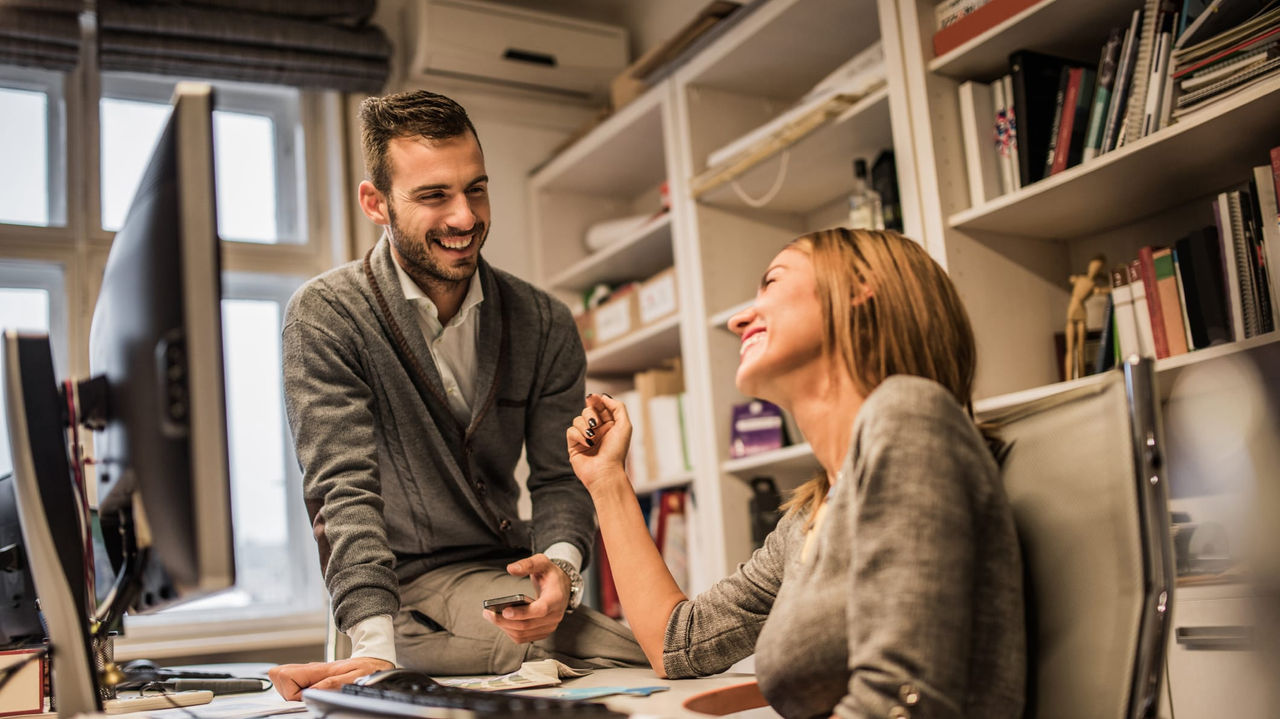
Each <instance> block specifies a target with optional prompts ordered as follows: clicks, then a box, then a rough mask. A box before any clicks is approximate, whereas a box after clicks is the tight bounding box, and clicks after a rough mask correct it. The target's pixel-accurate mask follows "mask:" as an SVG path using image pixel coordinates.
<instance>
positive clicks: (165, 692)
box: [138, 682, 200, 719]
mask: <svg viewBox="0 0 1280 719" xmlns="http://www.w3.org/2000/svg"><path fill="white" fill-rule="evenodd" d="M148 689H151V690H154V691H157V692H158V695H159V696H161V697H164V700H165V701H167V702H169V706H170V708H173V709H181V710H182V713H183V714H186V715H187V716H188V717H190V718H191V719H200V715H199V714H196V713H195V712H193V711H191V710H190V709H188V708H187V707H185V706H183V705H181V704H179V703H178V702H177V701H175V700H174V698H173V696H172V694H171V692H170V691H169V689H168V687H166V686H164V684H162V683H161V682H151V683H150V684H147V685H146V686H144V687H142V689H140V690H139V691H138V695H139V696H148V694H147V690H148ZM150 696H156V695H155V694H153V695H150Z"/></svg>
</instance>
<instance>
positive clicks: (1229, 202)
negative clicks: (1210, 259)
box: [1217, 192, 1253, 340]
mask: <svg viewBox="0 0 1280 719" xmlns="http://www.w3.org/2000/svg"><path fill="white" fill-rule="evenodd" d="M1217 207H1218V232H1219V238H1220V239H1221V241H1222V266H1223V270H1224V274H1225V275H1226V278H1227V283H1226V286H1227V300H1228V302H1229V306H1230V307H1231V335H1232V338H1233V339H1235V340H1243V339H1247V338H1248V337H1250V336H1251V335H1250V334H1249V331H1248V327H1249V324H1250V321H1251V319H1252V318H1251V315H1252V313H1253V308H1252V306H1251V305H1250V304H1249V303H1248V302H1246V301H1245V292H1246V287H1245V284H1246V282H1247V281H1248V277H1249V269H1248V268H1249V255H1248V254H1247V253H1246V252H1245V250H1244V246H1243V244H1242V243H1241V242H1240V239H1239V238H1240V235H1239V227H1240V196H1239V193H1238V192H1237V193H1234V198H1233V192H1222V193H1219V194H1218V204H1217Z"/></svg>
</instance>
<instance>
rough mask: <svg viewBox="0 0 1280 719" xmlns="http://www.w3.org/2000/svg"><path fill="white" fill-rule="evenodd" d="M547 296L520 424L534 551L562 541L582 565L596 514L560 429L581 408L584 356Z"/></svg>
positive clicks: (565, 316)
mask: <svg viewBox="0 0 1280 719" xmlns="http://www.w3.org/2000/svg"><path fill="white" fill-rule="evenodd" d="M548 300H549V301H548V310H549V315H548V318H549V329H548V332H547V340H546V345H545V350H544V353H543V356H542V357H541V361H540V362H539V372H540V376H539V378H538V380H537V391H536V394H535V396H534V397H532V398H531V400H530V403H529V408H528V415H527V418H526V423H525V454H526V458H527V459H528V462H529V479H528V482H527V486H528V488H529V496H530V499H531V501H532V504H533V534H534V551H536V552H542V551H545V550H546V549H547V548H548V547H550V546H551V545H552V544H555V543H556V542H568V543H569V544H572V545H573V546H574V547H576V548H577V549H578V551H579V552H581V553H582V563H583V564H582V566H583V567H584V568H585V567H586V566H587V564H589V562H590V557H591V548H592V546H593V544H594V543H595V535H596V518H595V517H596V515H595V509H594V506H593V505H592V503H591V495H590V494H588V493H587V489H586V487H584V486H583V484H582V482H580V481H579V480H578V477H577V476H576V475H574V473H573V467H572V466H571V465H570V464H569V455H568V453H567V452H566V451H565V448H564V446H565V445H564V433H565V430H566V429H568V428H569V426H570V425H571V424H573V419H574V417H576V416H577V415H578V413H579V412H581V411H582V407H583V400H584V393H585V392H586V390H585V384H586V374H587V357H586V352H585V351H584V350H583V349H582V341H581V340H580V339H579V338H578V330H577V327H576V326H575V325H574V323H573V317H572V316H571V315H570V314H569V308H567V307H565V306H564V305H563V304H562V303H560V302H556V301H551V300H550V299H549V298H548ZM515 351H520V349H519V348H515Z"/></svg>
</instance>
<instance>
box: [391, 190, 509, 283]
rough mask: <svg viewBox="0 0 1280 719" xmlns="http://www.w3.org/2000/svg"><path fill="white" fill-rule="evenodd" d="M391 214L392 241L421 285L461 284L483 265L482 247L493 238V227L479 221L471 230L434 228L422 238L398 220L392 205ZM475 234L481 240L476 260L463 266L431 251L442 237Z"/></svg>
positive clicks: (407, 270) (476, 239)
mask: <svg viewBox="0 0 1280 719" xmlns="http://www.w3.org/2000/svg"><path fill="white" fill-rule="evenodd" d="M387 217H388V219H389V220H390V223H389V224H388V225H387V229H388V231H389V233H390V235H391V244H392V246H394V247H395V248H396V253H397V254H398V255H400V259H402V260H404V263H405V265H406V266H405V268H404V270H405V272H406V273H408V275H409V276H410V277H412V278H413V280H414V281H415V282H417V283H418V285H419V286H424V285H427V284H446V285H451V284H458V283H461V282H466V281H468V280H470V279H471V275H473V274H475V271H476V267H477V266H478V265H479V259H480V250H481V249H483V248H484V241H485V240H486V239H488V237H489V227H488V226H487V225H486V224H485V223H483V222H480V221H479V220H477V221H476V224H475V225H474V226H473V227H472V228H471V230H470V231H468V232H438V231H436V230H430V231H428V232H427V233H426V235H425V236H423V237H422V238H421V239H415V238H413V237H412V236H410V234H409V233H408V232H405V230H404V228H402V227H400V223H399V222H398V221H397V220H396V213H395V210H394V209H392V208H391V206H390V205H388V206H387ZM469 235H474V236H475V239H474V240H472V241H473V242H478V243H479V246H477V247H476V253H475V255H474V257H475V262H469V263H467V264H465V265H463V266H461V267H454V266H452V265H445V264H442V263H441V262H439V261H438V260H437V259H436V258H435V257H434V256H433V255H432V254H431V246H432V244H435V243H436V242H437V241H438V240H440V239H442V238H446V237H467V236H469Z"/></svg>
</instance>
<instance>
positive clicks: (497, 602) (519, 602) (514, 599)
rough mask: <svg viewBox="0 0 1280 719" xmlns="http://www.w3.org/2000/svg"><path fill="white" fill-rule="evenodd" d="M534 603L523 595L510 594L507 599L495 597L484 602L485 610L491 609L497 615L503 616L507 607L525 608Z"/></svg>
mask: <svg viewBox="0 0 1280 719" xmlns="http://www.w3.org/2000/svg"><path fill="white" fill-rule="evenodd" d="M532 601H533V599H531V598H529V597H527V596H525V595H523V594H508V595H507V596H505V597H494V598H493V599H486V600H484V608H485V609H491V610H493V611H494V612H495V613H498V614H501V613H502V610H503V609H506V608H507V607H523V606H524V605H526V604H529V603H530V602H532Z"/></svg>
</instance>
